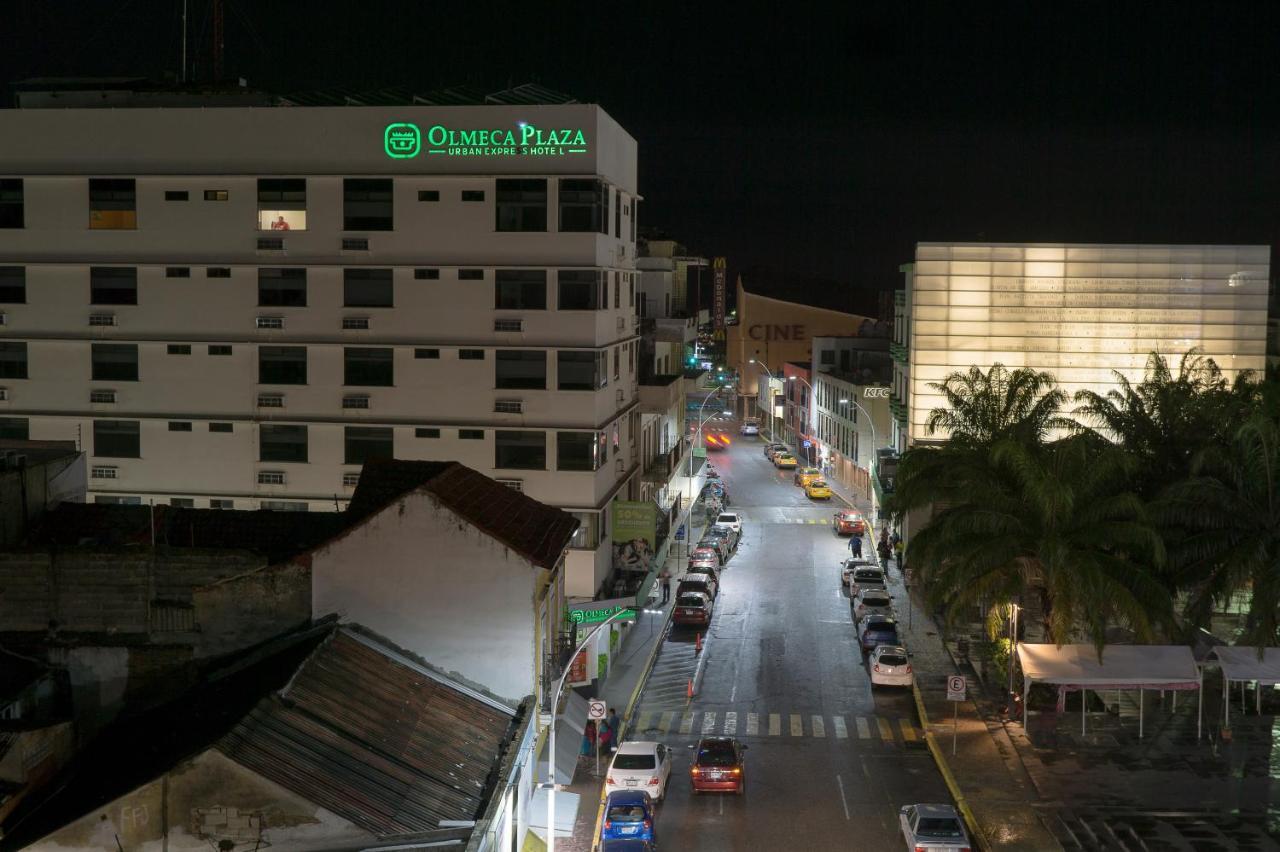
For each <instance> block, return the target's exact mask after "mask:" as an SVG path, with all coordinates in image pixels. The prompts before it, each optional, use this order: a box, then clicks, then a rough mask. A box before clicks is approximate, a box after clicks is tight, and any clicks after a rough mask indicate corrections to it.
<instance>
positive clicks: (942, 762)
mask: <svg viewBox="0 0 1280 852" xmlns="http://www.w3.org/2000/svg"><path fill="white" fill-rule="evenodd" d="M911 694H912V695H914V696H915V699H916V712H917V713H919V714H920V727H922V728H923V729H924V740H925V742H926V743H927V744H928V746H929V753H930V754H932V755H933V762H934V763H935V764H937V766H938V771H939V772H940V773H942V780H943V781H945V782H946V785H947V790H948V791H950V793H951V798H953V799H955V800H956V805H957V807H959V808H960V815H961V816H962V817H964V821H965V825H967V826H968V828H969V835H970V839H971V840H972V841H973V845H974V846H975V847H976V848H978V849H986V848H988V847H987V839H986V837H985V836H984V835H983V834H982V832H981V831H980V830H979V825H978V820H977V818H976V817H974V815H973V811H972V810H971V809H970V808H969V802H968V800H967V799H965V797H964V793H963V792H962V791H961V790H960V784H959V783H958V782H957V781H956V777H955V776H954V775H952V774H951V766H950V765H949V764H948V763H947V759H946V757H945V756H943V754H942V749H940V748H939V747H938V743H937V740H935V739H934V736H933V730H932V729H931V727H930V725H929V714H928V713H927V712H925V709H924V698H923V696H921V695H920V687H919V686H918V685H917V684H916V682H915V679H914V678H912V680H911Z"/></svg>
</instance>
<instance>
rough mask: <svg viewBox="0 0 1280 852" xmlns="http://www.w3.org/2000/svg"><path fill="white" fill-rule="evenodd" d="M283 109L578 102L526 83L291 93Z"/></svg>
mask: <svg viewBox="0 0 1280 852" xmlns="http://www.w3.org/2000/svg"><path fill="white" fill-rule="evenodd" d="M279 102H280V104H281V105H282V106H399V105H401V104H404V105H409V104H413V105H422V106H479V105H482V104H530V105H536V104H576V103H579V101H578V100H577V98H574V97H573V96H572V95H567V94H565V93H564V92H557V91H556V90H554V89H548V88H547V87H546V86H541V85H539V84H537V83H523V84H521V85H519V86H512V87H511V88H507V89H500V90H498V91H496V92H486V91H485V90H484V89H479V88H476V87H475V86H448V87H445V88H442V89H432V90H431V91H429V92H424V93H421V94H418V93H415V92H413V91H412V90H410V89H406V88H403V87H400V86H392V87H389V88H385V89H377V90H374V91H367V90H360V89H351V88H347V87H345V86H333V87H331V88H327V89H316V90H312V91H303V92H291V93H289V94H287V95H282V96H280V98H279Z"/></svg>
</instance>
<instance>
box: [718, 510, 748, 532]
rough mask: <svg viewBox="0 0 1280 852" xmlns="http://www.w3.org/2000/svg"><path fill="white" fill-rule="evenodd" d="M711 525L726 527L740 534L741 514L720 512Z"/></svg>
mask: <svg viewBox="0 0 1280 852" xmlns="http://www.w3.org/2000/svg"><path fill="white" fill-rule="evenodd" d="M713 526H717V527H726V528H727V529H731V530H733V531H734V533H735V534H737V535H742V516H741V515H739V514H738V513H737V512H721V513H720V514H719V515H717V516H716V522H715V524H714V525H713Z"/></svg>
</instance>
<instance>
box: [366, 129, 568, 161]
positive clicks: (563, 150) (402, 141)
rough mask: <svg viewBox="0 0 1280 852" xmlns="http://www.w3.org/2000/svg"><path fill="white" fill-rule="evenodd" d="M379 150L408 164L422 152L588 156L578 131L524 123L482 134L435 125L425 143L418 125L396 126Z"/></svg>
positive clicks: (385, 135) (384, 134) (388, 131)
mask: <svg viewBox="0 0 1280 852" xmlns="http://www.w3.org/2000/svg"><path fill="white" fill-rule="evenodd" d="M424 141H425V143H426V144H425V148H424V145H423V143H424ZM382 148H383V150H384V151H386V153H387V156H388V157H390V158H392V159H393V160H408V159H411V158H413V157H416V156H418V155H419V154H422V153H423V152H424V151H425V153H426V155H427V156H429V157H430V156H441V157H565V156H568V155H570V154H585V153H587V140H586V136H585V135H584V134H583V132H582V130H581V129H580V128H575V127H558V128H550V129H546V128H541V127H535V126H533V125H532V124H529V123H528V122H525V121H522V122H519V123H518V124H517V125H516V126H515V127H511V128H500V127H497V128H491V129H481V130H460V129H457V128H451V127H445V126H444V125H443V124H434V125H432V126H431V127H429V128H427V132H426V134H425V140H424V135H423V133H422V131H421V130H420V129H419V128H418V125H416V124H410V123H409V122H397V123H395V124H388V125H387V126H386V127H385V128H384V129H383V131H382Z"/></svg>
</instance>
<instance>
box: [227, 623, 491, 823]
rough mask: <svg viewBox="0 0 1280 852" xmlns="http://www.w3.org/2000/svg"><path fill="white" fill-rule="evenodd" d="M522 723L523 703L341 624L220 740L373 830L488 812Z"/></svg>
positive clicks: (230, 753)
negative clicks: (490, 794) (460, 684)
mask: <svg viewBox="0 0 1280 852" xmlns="http://www.w3.org/2000/svg"><path fill="white" fill-rule="evenodd" d="M388 650H390V649H388ZM513 729H514V714H512V713H511V712H508V711H503V710H500V709H498V708H497V707H496V706H495V705H494V704H492V703H491V702H486V701H481V700H479V699H477V698H474V697H472V696H470V695H468V694H466V693H465V692H463V691H461V690H459V689H455V688H453V687H451V686H450V685H448V684H447V683H445V682H443V681H441V680H440V679H438V678H435V677H430V676H427V675H425V674H423V673H422V672H419V671H417V670H416V669H415V668H412V667H409V666H405V665H403V664H401V663H399V662H397V661H396V660H394V659H393V658H392V657H391V656H388V654H387V653H380V652H379V650H378V649H377V647H376V645H375V644H374V643H373V642H371V641H370V640H369V639H368V638H367V637H362V638H361V639H357V638H355V637H353V636H352V635H350V634H348V633H347V632H346V631H342V630H340V631H337V632H336V633H335V634H334V635H333V636H332V637H331V638H330V639H329V640H328V641H326V642H325V643H324V644H322V645H321V646H320V647H319V648H317V649H316V650H315V652H314V653H313V654H312V655H311V657H310V658H309V659H308V660H307V661H306V663H304V664H303V665H302V666H301V668H300V669H299V670H298V672H297V674H296V675H295V676H294V678H293V679H292V681H291V682H290V683H289V685H288V686H287V687H286V688H285V689H284V690H282V691H281V692H280V693H278V694H274V695H271V696H269V697H267V698H265V699H263V700H262V701H261V702H259V704H258V705H257V706H256V707H255V708H254V709H253V710H252V711H251V712H250V713H249V714H248V715H247V716H246V717H245V718H244V719H243V720H242V721H241V722H240V723H239V724H237V725H236V726H235V728H233V729H232V730H231V732H230V733H228V734H227V735H226V736H225V737H223V738H222V739H221V740H220V741H219V743H218V744H217V748H218V749H219V750H220V751H221V752H223V753H224V754H225V755H226V756H227V757H229V758H231V759H232V760H235V761H237V762H238V763H240V764H242V765H244V766H246V767H248V768H250V769H252V770H254V771H255V772H258V773H259V774H261V775H263V776H264V777H266V778H269V779H271V780H272V781H274V782H275V783H277V784H280V785H281V786H282V787H285V788H286V789H288V790H291V791H292V792H294V793H296V794H298V795H300V796H302V797H304V798H306V799H307V800H308V801H311V802H314V803H316V804H319V805H322V806H323V807H325V808H328V809H329V810H331V811H333V812H334V813H336V814H338V815H339V816H342V817H344V818H346V819H349V820H351V822H353V823H355V824H356V825H359V826H360V827H362V828H365V829H366V830H369V831H372V832H376V833H378V834H397V833H402V832H414V831H428V830H431V829H434V828H436V827H437V826H438V825H439V823H440V822H441V821H442V820H472V819H476V818H477V817H478V816H479V814H480V813H481V811H482V810H483V807H484V804H485V801H484V800H485V796H486V795H487V791H488V785H489V778H490V775H491V773H492V772H493V771H494V769H495V767H496V766H497V765H498V763H499V761H500V760H501V758H502V754H503V753H504V751H505V749H506V747H507V745H508V742H509V740H510V738H511V736H512V731H513Z"/></svg>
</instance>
